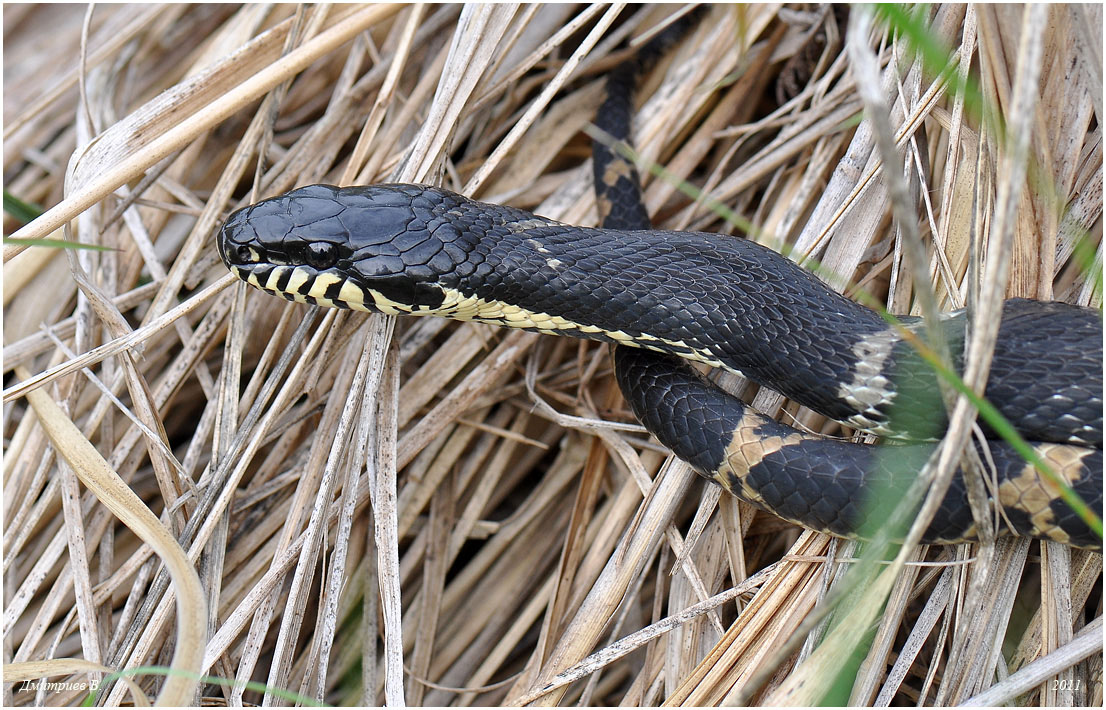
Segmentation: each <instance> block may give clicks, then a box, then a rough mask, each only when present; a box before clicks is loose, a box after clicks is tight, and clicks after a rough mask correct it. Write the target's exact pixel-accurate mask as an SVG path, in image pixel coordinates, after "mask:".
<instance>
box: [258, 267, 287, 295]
mask: <svg viewBox="0 0 1106 710" xmlns="http://www.w3.org/2000/svg"><path fill="white" fill-rule="evenodd" d="M289 268H291V267H288V266H274V267H273V270H272V271H270V272H269V278H268V279H266V281H265V287H264V288H265V290H266V291H275V292H277V293H280V292H281V291H282V289H279V288H277V283H279V282H280V277H281V276H282V275H283V274H284V272H285V270H287V269H289ZM290 295H291V294H290Z"/></svg>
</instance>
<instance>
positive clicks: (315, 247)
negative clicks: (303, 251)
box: [306, 242, 338, 269]
mask: <svg viewBox="0 0 1106 710" xmlns="http://www.w3.org/2000/svg"><path fill="white" fill-rule="evenodd" d="M306 257H307V258H306V261H307V264H308V265H309V266H312V267H314V268H316V269H329V268H330V267H332V266H334V263H335V262H336V261H338V247H336V246H334V245H333V244H331V243H330V242H312V243H311V244H308V245H307V255H306Z"/></svg>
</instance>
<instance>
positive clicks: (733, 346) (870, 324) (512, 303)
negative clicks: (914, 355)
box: [452, 220, 894, 428]
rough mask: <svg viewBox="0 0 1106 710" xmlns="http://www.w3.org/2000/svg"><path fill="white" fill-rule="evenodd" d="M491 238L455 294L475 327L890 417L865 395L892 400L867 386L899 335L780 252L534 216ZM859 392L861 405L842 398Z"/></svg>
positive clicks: (871, 418)
mask: <svg viewBox="0 0 1106 710" xmlns="http://www.w3.org/2000/svg"><path fill="white" fill-rule="evenodd" d="M461 231H470V232H471V231H472V230H471V228H470V229H469V230H466V229H462V230H461ZM492 231H494V232H497V233H496V234H492V235H487V236H485V237H484V238H481V239H479V240H476V241H475V242H474V243H473V244H472V247H471V248H472V249H473V253H472V254H470V261H471V262H472V263H475V264H477V266H476V268H475V269H474V270H473V271H472V273H469V274H467V275H465V276H463V277H458V278H456V279H455V281H454V283H453V284H452V286H453V289H452V290H453V291H455V293H456V294H457V296H456V298H457V299H464V300H465V301H466V305H467V306H468V308H469V309H470V311H469V312H467V313H465V314H464V315H463V316H462V317H466V318H468V319H472V320H480V321H484V322H490V323H494V324H497V325H508V326H514V327H522V328H525V329H528V330H535V331H539V332H556V333H558V334H562V335H570V336H575V337H583V338H589V339H593V340H602V341H607V342H614V343H619V344H625V345H633V346H637V347H643V348H648V349H652V350H657V351H662V352H669V353H672V354H676V355H679V356H681V357H684V358H688V359H692V360H697V361H700V362H704V363H706V364H708V365H711V366H714V367H723V368H725V369H728V370H730V371H733V372H736V373H739V374H741V375H744V376H746V377H749V378H750V379H753V380H755V381H757V382H759V383H761V384H763V385H767V386H769V387H771V388H772V389H775V390H777V391H779V392H781V393H782V394H784V395H786V396H788V397H790V398H792V399H796V400H797V401H800V402H801V403H802V404H804V405H806V406H808V407H811V408H813V409H815V410H816V411H819V412H821V413H823V414H825V415H826V416H829V417H831V418H833V419H837V420H840V421H849V420H851V419H857V418H858V417H859V418H863V419H864V421H863V422H862V423H863V425H865V426H866V427H869V428H870V427H871V426H872V424H873V423H875V424H879V423H882V421H883V420H884V419H885V418H886V413H885V412H883V411H881V407H884V405H886V404H889V403H886V402H883V401H876V400H875V399H874V398H872V397H868V396H867V394H866V392H867V391H870V392H876V391H877V390H878V391H880V392H883V391H885V389H886V388H884V387H882V386H877V385H878V384H879V383H875V382H869V381H868V380H871V379H872V378H873V377H880V376H881V373H879V372H874V371H873V372H866V371H865V367H864V362H865V361H870V360H871V354H872V352H871V351H872V350H873V349H879V350H886V349H888V348H891V347H893V346H894V343H892V342H888V341H886V339H883V340H880V334H882V333H885V332H886V330H887V325H886V324H885V323H884V322H883V321H882V319H881V318H880V317H879V316H878V315H877V314H875V313H874V312H872V311H871V310H869V309H867V308H864V307H863V306H860V305H859V304H856V303H854V302H852V301H849V300H848V299H846V298H844V297H842V296H840V295H839V294H837V293H835V292H833V291H832V290H830V289H829V288H828V287H827V286H825V284H823V283H822V282H821V281H819V280H818V279H817V278H815V277H814V276H812V275H810V274H809V273H807V272H805V271H803V270H802V269H801V268H799V267H798V266H797V265H795V264H794V263H792V262H791V261H789V260H787V259H786V258H784V257H782V256H780V255H778V254H776V253H775V252H772V251H771V250H768V249H766V248H764V247H762V246H760V245H758V244H755V243H753V242H748V241H745V240H741V239H735V238H732V237H725V236H720V235H713V234H688V233H677V232H663V231H619V230H608V229H581V228H576V227H573V228H566V227H565V226H563V225H560V224H557V223H551V222H534V221H532V220H531V221H528V223H527V224H526V225H525V226H524V227H522V228H520V229H517V230H516V231H509V230H503V229H497V230H492ZM474 303H477V304H481V305H485V306H486V307H485V308H483V309H479V308H475V307H474V306H473V304H474ZM507 304H509V305H507ZM454 317H456V316H454ZM858 342H859V343H863V346H862V347H860V348H859V349H858V347H857V344H858ZM888 354H889V353H888ZM854 382H855V384H854ZM850 387H851V388H853V389H857V390H858V392H857V394H858V396H857V397H854V398H853V399H854V403H850V402H849V401H848V400H844V399H843V398H842V396H841V390H842V389H843V388H845V389H849V388H850ZM869 410H870V411H869Z"/></svg>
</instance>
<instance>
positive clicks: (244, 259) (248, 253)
mask: <svg viewBox="0 0 1106 710" xmlns="http://www.w3.org/2000/svg"><path fill="white" fill-rule="evenodd" d="M234 255H235V256H236V257H238V262H239V263H241V264H248V263H250V262H251V261H254V249H253V248H251V247H248V246H246V245H245V244H242V245H239V246H237V247H235V249H234Z"/></svg>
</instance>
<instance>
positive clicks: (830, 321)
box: [217, 51, 1103, 550]
mask: <svg viewBox="0 0 1106 710" xmlns="http://www.w3.org/2000/svg"><path fill="white" fill-rule="evenodd" d="M644 54H645V52H644V51H643V52H642V53H641V55H644ZM646 62H647V58H641V56H639V57H638V58H634V59H631V60H628V61H627V62H626V63H624V65H622V66H620V67H618V68H616V69H615V70H613V71H612V74H611V77H610V79H609V80H608V84H607V95H606V98H605V100H604V103H603V105H602V106H601V108H600V109H599V111H598V114H597V119H596V125H597V126H598V127H599V128H600V129H601V132H603V131H605V132H607V133H609V134H610V135H611V136H613V137H614V138H615V139H616V140H623V139H626V138H628V135H629V125H630V120H629V116H630V106H631V103H630V96H631V92H632V85H633V77H634V76H635V75H636V74H639V73H640V72H641V71H642V66H643V64H645V63H646ZM593 156H594V160H593V171H594V175H595V187H596V197H597V203H598V205H599V207H600V212H601V214H605V215H606V216H605V217H604V218H603V220H602V226H599V227H583V226H575V225H569V224H564V223H561V222H558V221H556V220H552V219H548V218H545V217H541V216H538V215H535V214H533V213H531V212H528V211H525V210H522V209H518V208H515V207H510V206H505V205H496V204H489V203H484V202H479V201H475V200H472V199H469V198H467V197H464V196H462V195H459V194H456V193H454V192H451V191H449V190H446V189H443V188H440V187H434V186H430V185H415V184H399V183H385V184H375V185H368V186H347V187H336V186H332V185H324V184H316V185H307V186H304V187H300V188H297V189H294V190H292V191H290V192H287V193H285V194H283V195H279V196H276V197H272V198H269V199H264V200H261V201H259V202H257V203H255V204H252V205H247V206H245V207H243V208H241V209H239V210H237V211H235V212H233V213H232V214H231V215H230V216H229V217H228V218H227V220H226V221H225V223H224V225H223V227H222V229H221V230H220V232H219V234H218V237H217V246H218V250H219V254H220V256H221V258H222V260H223V262H224V263H225V264H226V265H227V267H228V268H229V269H230V271H232V272H233V273H234V274H235V275H237V276H238V277H239V278H240V279H242V280H243V281H245V282H246V283H248V284H250V285H251V286H254V287H256V288H258V289H261V290H263V291H266V292H268V293H270V294H275V295H277V296H280V297H282V298H284V299H286V300H290V301H296V302H299V303H306V304H314V305H318V306H326V307H334V308H346V309H354V310H360V311H366V312H377V313H384V314H390V315H399V316H438V317H445V318H450V319H454V320H460V321H475V322H482V323H490V324H494V325H498V326H506V327H512V328H521V329H523V330H528V331H533V332H538V333H544V334H551V335H561V336H571V337H576V338H585V339H590V340H596V341H601V342H607V343H611V344H613V345H615V346H616V347H614V370H615V379H616V381H617V383H618V386H619V388H620V390H621V391H622V393H623V395H624V397H625V399H626V401H627V402H628V404H629V406H630V409H631V410H632V411H633V413H634V415H635V416H636V417H637V418H638V419H639V420H640V421H641V422H642V423H643V424H644V425H645V428H646V429H647V430H649V431H650V432H651V433H652V434H653V435H654V436H655V437H656V438H657V439H658V440H659V441H660V442H661V443H662V444H664V445H665V446H667V447H668V448H669V449H671V450H672V452H673V453H674V454H675V455H676V456H677V457H678V458H680V459H682V460H684V461H686V462H687V463H688V464H690V465H691V466H692V468H694V469H695V470H696V471H697V472H698V473H700V474H701V475H702V476H704V477H705V478H707V479H708V480H710V481H713V482H714V483H717V484H719V485H721V486H722V488H723V489H725V490H726V491H727V492H729V493H731V494H733V495H735V496H736V497H738V498H739V499H741V500H743V501H746V502H748V503H750V504H752V505H754V506H755V507H757V508H759V509H761V510H764V511H766V512H768V513H770V514H773V515H775V516H778V517H780V518H783V519H785V520H787V521H790V522H793V523H796V524H798V525H800V526H803V527H805V528H809V529H812V530H816V531H820V532H825V533H828V534H830V535H834V536H838V537H845V538H862V539H864V538H868V537H871V536H872V535H873V534H874V531H873V529H872V527H873V525H878V522H876V521H877V520H878V517H879V516H878V514H877V512H878V509H879V508H880V507H881V504H880V501H885V500H897V497H901V495H902V492H903V491H904V490H905V489H906V488H907V487H908V486H909V485H910V483H911V482H912V481H913V480H914V479H915V478H916V476H917V474H918V471H919V470H920V469H921V468H922V466H923V465H924V463H925V462H926V460H927V459H928V458H929V457H930V455H931V454H932V453H933V450H934V447H935V446H936V444H935V443H933V440H934V439H937V438H939V437H940V436H941V434H942V432H943V431H944V429H945V427H946V425H947V420H946V416H945V413H944V412H945V409H944V406H943V404H942V401H941V398H940V388H939V386H938V382H937V375H936V374H935V372H934V369H933V368H932V367H931V366H930V365H929V364H927V363H926V362H925V361H924V359H923V358H922V357H921V355H919V353H918V351H917V350H916V348H915V347H914V345H912V341H914V340H915V339H916V338H917V337H920V336H922V335H924V331H925V324H924V323H923V322H922V320H921V319H919V318H911V317H901V318H900V319H899V321H900V323H901V326H900V327H895V326H892V325H890V324H889V323H888V321H887V320H885V319H884V318H883V317H882V316H881V315H880V314H879V313H877V312H875V311H873V310H871V309H869V308H867V307H865V306H863V305H861V304H859V303H857V302H855V301H852V300H850V299H848V298H846V297H845V296H843V295H841V294H840V293H838V292H837V291H835V290H833V289H832V288H830V287H829V286H827V285H826V284H825V283H824V282H823V281H821V280H820V279H819V278H818V277H817V276H815V275H814V274H812V273H810V272H809V271H807V270H805V269H803V268H801V267H800V266H799V265H798V264H796V263H795V262H793V261H791V260H790V259H788V258H786V257H784V256H782V255H780V254H779V253H777V252H775V251H773V250H771V249H769V248H767V247H765V246H763V245H761V244H758V243H756V242H754V241H751V240H748V239H743V238H740V237H735V236H733V235H725V234H714V233H707V232H686V231H668V230H658V229H653V228H652V227H651V225H650V224H649V219H648V216H647V214H646V212H645V208H644V206H643V204H642V201H641V198H640V180H639V179H638V176H637V173H636V171H635V169H634V168H633V166H632V165H631V164H630V163H629V162H628V161H626V160H625V159H622V158H620V157H619V156H618V155H617V154H616V152H615V151H613V150H611V149H610V148H609V147H608V144H607V143H606V142H604V141H601V140H597V141H596V143H595V148H594V150H593ZM968 321H969V319H968V317H967V314H966V312H965V311H964V310H960V311H954V312H950V313H944V314H941V317H940V322H939V327H940V329H941V331H942V333H943V335H944V337H945V340H946V342H947V343H948V345H949V350H950V352H951V353H952V354H953V360H954V362H953V363H952V364H953V366H954V367H955V368H956V369H957V370H962V369H963V364H964V363H963V361H962V360H963V358H962V355H961V353H962V351H963V347H964V343H965V339H966V335H965V334H966V332H967V328H968ZM1102 333H1103V331H1102V317H1101V315H1100V313H1099V312H1098V311H1097V310H1095V309H1091V308H1083V307H1079V306H1074V305H1069V304H1065V303H1057V302H1042V301H1034V300H1029V299H1011V300H1008V301H1006V302H1005V303H1004V305H1003V309H1002V320H1001V323H1000V327H999V333H998V341H997V344H996V346H995V349H994V356H993V360H992V365H991V371H990V377H989V380H988V382H987V386H986V391H985V397H986V398H987V399H988V400H989V401H990V402H991V403H992V404H993V405H994V406H995V408H996V409H997V410H998V411H999V412H1000V413H1001V414H1002V415H1003V417H1005V418H1006V420H1008V421H1009V422H1010V423H1011V424H1012V425H1013V427H1014V428H1015V429H1016V430H1017V431H1018V432H1019V433H1020V434H1021V435H1022V436H1023V437H1024V438H1025V439H1026V440H1028V441H1029V442H1030V445H1031V446H1032V447H1033V449H1034V450H1035V452H1036V454H1037V456H1038V457H1040V458H1041V459H1043V461H1044V462H1045V463H1047V465H1048V468H1050V469H1051V470H1052V471H1053V473H1054V477H1049V476H1045V475H1042V474H1041V472H1040V471H1039V470H1038V468H1037V467H1036V466H1034V465H1033V464H1030V463H1027V461H1026V459H1025V458H1024V457H1023V456H1022V455H1021V454H1020V453H1019V452H1018V451H1017V449H1015V448H1014V446H1013V445H1012V444H1009V443H1007V442H1006V441H1004V440H1001V439H997V438H988V439H986V440H977V441H974V442H973V443H972V444H971V446H974V447H975V448H976V449H977V453H978V454H979V456H980V458H981V460H983V461H984V462H986V468H987V469H989V471H990V480H991V484H990V487H989V488H988V495H989V497H990V499H991V504H992V506H993V507H994V508H995V509H996V510H997V511H998V515H997V518H998V520H997V523H998V532H999V533H1000V534H1013V535H1018V536H1025V537H1031V538H1038V539H1042V540H1053V541H1057V542H1061V543H1064V544H1067V545H1071V546H1073V547H1080V548H1087V549H1094V550H1100V549H1101V545H1102V539H1101V536H1100V534H1099V533H1098V532H1096V531H1095V530H1094V529H1093V528H1092V527H1091V526H1090V525H1089V524H1088V522H1087V521H1086V520H1084V518H1083V517H1081V516H1080V515H1078V514H1076V512H1074V511H1073V509H1072V507H1071V506H1070V505H1069V504H1068V503H1067V502H1065V501H1064V500H1063V499H1062V497H1061V494H1060V487H1059V486H1058V485H1057V483H1056V479H1059V480H1062V481H1063V482H1064V483H1065V484H1066V485H1067V486H1068V487H1069V488H1070V489H1071V490H1072V491H1074V493H1075V494H1076V495H1078V496H1079V497H1080V498H1082V500H1083V501H1084V502H1085V503H1086V504H1087V506H1088V507H1089V508H1090V509H1091V510H1093V511H1098V510H1101V508H1102V463H1103V461H1102V410H1103V400H1102V376H1103V368H1102ZM912 336H913V337H912ZM692 363H699V364H700V365H705V366H709V367H711V368H721V369H724V370H728V371H730V372H733V373H736V374H738V375H741V376H743V377H746V378H748V379H750V380H752V381H754V382H756V383H758V384H760V385H763V386H766V387H769V388H771V389H773V390H775V391H777V392H779V393H781V394H783V395H784V396H786V397H787V398H789V399H791V400H793V401H795V402H798V403H799V404H801V405H803V406H805V407H808V408H810V409H812V410H814V411H815V412H818V413H819V414H822V415H824V416H826V417H828V418H830V419H832V420H834V421H837V422H840V423H841V424H843V425H846V426H848V427H851V428H853V429H856V430H858V431H862V432H868V433H871V434H875V435H877V436H880V437H884V439H885V441H887V442H888V443H886V444H884V445H879V446H876V445H871V444H863V443H855V442H852V441H845V440H840V439H832V438H826V437H822V436H819V435H816V434H811V433H807V432H803V431H799V430H797V429H794V428H792V427H790V426H788V425H786V424H783V423H780V422H777V421H775V420H773V419H771V418H769V417H766V416H764V415H762V414H760V413H758V412H756V411H755V410H754V409H753V408H751V407H750V406H748V405H746V404H745V403H744V402H742V400H741V399H739V398H737V397H735V396H732V395H730V394H728V393H726V392H725V391H724V390H722V389H720V388H719V387H718V386H717V385H716V384H714V383H713V382H712V381H711V380H710V379H708V378H707V377H705V376H704V375H703V374H702V373H701V372H700V371H699V370H698V369H696V367H695V366H694V365H693V364H692ZM981 426H982V430H983V431H984V432H989V430H988V429H987V427H986V425H982V423H981ZM965 476H966V474H964V473H963V472H962V471H957V472H956V474H955V476H954V478H953V481H952V484H951V485H950V487H949V489H948V492H947V493H946V494H945V497H944V499H943V500H942V502H941V506H940V509H939V510H938V512H937V513H936V515H935V516H934V518H933V520H932V522H931V523H930V525H929V527H928V529H927V530H926V531H925V533H924V535H923V537H922V541H923V542H925V543H931V544H948V543H960V542H968V541H974V540H977V539H978V537H979V533H978V530H977V524H976V522H975V520H974V518H973V515H972V511H971V507H970V505H969V502H968V494H967V484H966V481H965ZM884 507H886V506H884Z"/></svg>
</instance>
